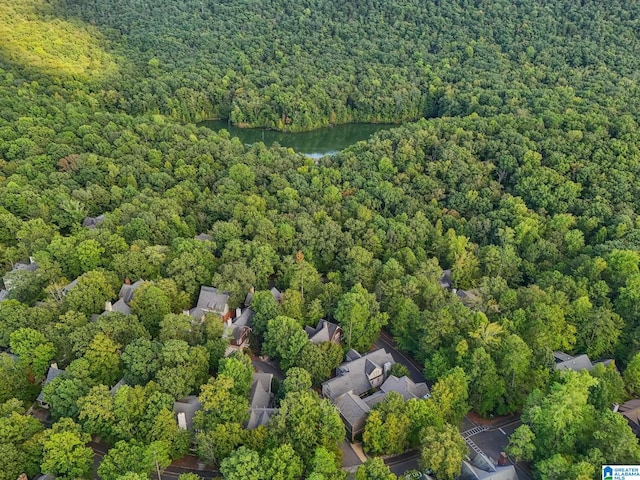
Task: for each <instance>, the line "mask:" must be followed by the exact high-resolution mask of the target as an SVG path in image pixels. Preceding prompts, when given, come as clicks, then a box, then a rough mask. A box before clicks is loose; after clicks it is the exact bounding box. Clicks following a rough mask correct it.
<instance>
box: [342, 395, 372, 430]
mask: <svg viewBox="0 0 640 480" xmlns="http://www.w3.org/2000/svg"><path fill="white" fill-rule="evenodd" d="M334 405H335V406H336V408H337V409H338V411H339V412H340V416H342V419H343V420H344V421H345V423H346V424H347V426H348V428H349V431H350V432H351V434H352V435H355V434H357V433H359V432H360V431H362V429H363V428H364V424H365V421H366V420H367V415H368V414H369V410H370V407H369V405H367V404H366V403H365V402H364V401H363V400H362V399H361V398H360V397H359V396H357V395H354V394H353V392H351V391H349V392H347V393H343V394H342V395H340V396H339V397H338V398H336V400H335V402H334Z"/></svg>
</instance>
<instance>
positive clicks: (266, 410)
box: [247, 372, 278, 430]
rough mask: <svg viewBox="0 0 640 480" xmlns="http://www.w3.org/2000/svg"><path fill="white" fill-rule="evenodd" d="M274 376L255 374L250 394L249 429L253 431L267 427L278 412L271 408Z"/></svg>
mask: <svg viewBox="0 0 640 480" xmlns="http://www.w3.org/2000/svg"><path fill="white" fill-rule="evenodd" d="M272 380H273V374H271V373H262V372H253V383H252V384H251V392H250V394H249V403H250V406H249V421H248V422H247V429H248V430H253V429H254V428H257V427H259V426H260V425H266V423H267V422H268V421H269V419H270V418H271V416H272V415H273V414H274V413H276V412H277V411H278V410H277V409H275V408H272V407H271V401H272V399H273V395H272V394H271V381H272Z"/></svg>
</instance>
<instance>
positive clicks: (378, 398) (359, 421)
mask: <svg viewBox="0 0 640 480" xmlns="http://www.w3.org/2000/svg"><path fill="white" fill-rule="evenodd" d="M391 392H397V393H399V394H400V395H402V397H403V398H404V399H405V401H406V400H409V399H411V398H423V399H424V398H429V387H427V384H426V383H414V382H413V381H412V380H411V379H410V378H408V377H406V376H404V377H402V378H398V377H396V376H393V375H391V376H389V378H387V379H386V380H385V381H384V383H383V384H382V385H381V386H380V390H379V391H377V392H375V393H373V394H371V395H369V396H366V397H362V398H360V397H359V396H358V395H355V394H354V393H353V391H351V390H350V391H348V392H346V393H344V394H342V395H340V396H339V397H337V398H336V400H335V401H334V405H335V407H336V408H337V409H338V411H339V412H340V417H342V421H343V422H344V424H345V426H346V427H347V433H348V435H349V438H350V439H351V441H352V442H353V441H354V440H355V437H356V435H358V434H359V433H361V432H362V431H364V425H365V422H366V420H367V415H368V414H369V411H370V410H371V409H372V408H373V407H374V406H376V405H377V404H378V403H380V402H382V401H383V400H384V399H385V398H387V395H389V393H391Z"/></svg>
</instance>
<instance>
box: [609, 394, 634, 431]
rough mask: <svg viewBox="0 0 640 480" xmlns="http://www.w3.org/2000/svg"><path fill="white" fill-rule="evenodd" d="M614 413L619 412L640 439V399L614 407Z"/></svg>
mask: <svg viewBox="0 0 640 480" xmlns="http://www.w3.org/2000/svg"><path fill="white" fill-rule="evenodd" d="M613 411H614V412H619V413H620V414H621V415H622V416H623V417H624V418H625V419H626V420H627V423H628V424H629V426H630V427H631V430H633V433H635V434H636V437H640V398H634V399H633V400H629V401H628V402H625V403H623V404H622V405H620V406H618V405H614V409H613Z"/></svg>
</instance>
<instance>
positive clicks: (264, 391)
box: [249, 372, 273, 409]
mask: <svg viewBox="0 0 640 480" xmlns="http://www.w3.org/2000/svg"><path fill="white" fill-rule="evenodd" d="M272 379H273V374H271V373H262V372H254V373H253V383H252V384H251V393H250V395H249V403H250V405H251V408H252V409H254V408H267V407H269V404H270V403H271V381H272Z"/></svg>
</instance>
